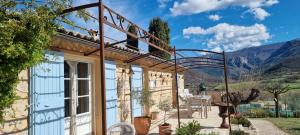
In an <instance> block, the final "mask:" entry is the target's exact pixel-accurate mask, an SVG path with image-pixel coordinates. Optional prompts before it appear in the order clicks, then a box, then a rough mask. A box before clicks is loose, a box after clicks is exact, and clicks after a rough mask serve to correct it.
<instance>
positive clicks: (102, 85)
mask: <svg viewBox="0 0 300 135" xmlns="http://www.w3.org/2000/svg"><path fill="white" fill-rule="evenodd" d="M98 11H99V37H100V46H99V49H100V57H99V59H100V74H101V76H100V90H101V96H102V98H101V104H102V109H101V110H102V117H101V118H102V135H106V96H105V95H106V92H105V60H104V26H103V24H104V20H103V19H104V17H103V16H104V15H103V4H102V0H99V7H98Z"/></svg>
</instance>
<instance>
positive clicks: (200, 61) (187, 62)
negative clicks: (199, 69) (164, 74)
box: [162, 60, 223, 69]
mask: <svg viewBox="0 0 300 135" xmlns="http://www.w3.org/2000/svg"><path fill="white" fill-rule="evenodd" d="M198 62H199V64H201V63H205V62H208V63H209V64H219V65H223V63H215V62H212V61H205V60H195V61H193V60H192V61H184V62H179V63H178V64H180V65H182V66H184V65H185V64H190V63H198ZM208 63H207V64H208ZM170 67H173V65H170V66H166V67H163V68H162V69H168V68H170Z"/></svg>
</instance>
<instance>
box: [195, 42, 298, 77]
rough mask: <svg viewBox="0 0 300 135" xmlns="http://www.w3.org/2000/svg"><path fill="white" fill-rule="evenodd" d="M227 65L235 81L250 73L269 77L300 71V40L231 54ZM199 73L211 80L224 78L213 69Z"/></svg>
mask: <svg viewBox="0 0 300 135" xmlns="http://www.w3.org/2000/svg"><path fill="white" fill-rule="evenodd" d="M227 64H228V68H229V75H230V79H233V80H236V79H238V78H239V77H240V75H241V74H249V73H250V72H251V73H252V72H260V73H262V74H265V75H267V74H272V73H275V72H279V71H286V70H289V71H290V70H291V71H300V39H295V40H291V41H287V42H281V43H275V44H269V45H263V46H258V47H251V48H245V49H242V50H238V51H235V52H229V53H227ZM199 71H200V72H204V73H206V74H208V75H211V78H218V79H220V76H223V72H222V71H216V70H213V69H205V70H199Z"/></svg>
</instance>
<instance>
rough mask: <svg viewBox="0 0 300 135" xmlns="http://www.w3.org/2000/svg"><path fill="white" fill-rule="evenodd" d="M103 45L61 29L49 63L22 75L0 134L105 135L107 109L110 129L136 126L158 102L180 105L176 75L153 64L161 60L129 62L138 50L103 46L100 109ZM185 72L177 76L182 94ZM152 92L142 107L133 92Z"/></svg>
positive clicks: (150, 58)
mask: <svg viewBox="0 0 300 135" xmlns="http://www.w3.org/2000/svg"><path fill="white" fill-rule="evenodd" d="M98 42H99V41H98V40H96V39H94V38H91V37H87V36H83V35H80V34H75V33H73V32H69V31H65V30H63V31H60V32H59V34H58V35H57V36H56V37H55V39H54V41H53V45H52V46H51V49H50V50H49V51H46V56H45V57H46V60H45V61H44V62H43V63H41V64H39V65H37V66H35V67H32V68H30V69H28V70H25V71H22V72H21V73H20V74H19V78H20V82H19V84H18V86H17V95H18V96H19V97H20V98H19V99H18V100H17V101H16V102H15V104H14V105H13V106H12V108H10V109H7V115H6V116H5V122H4V123H3V124H2V125H1V127H0V134H32V135H60V134H66V135H67V134H77V135H80V134H101V131H102V124H103V123H102V112H103V111H106V114H107V116H106V120H107V123H106V124H107V127H109V126H111V125H113V124H116V123H118V122H124V121H125V122H128V123H132V120H133V118H134V117H135V116H141V115H144V114H149V113H150V112H152V111H159V110H158V109H157V106H156V105H157V104H158V103H159V102H160V101H163V100H165V99H168V100H169V101H170V103H173V105H175V104H176V87H175V74H174V71H172V70H170V69H171V68H169V69H165V68H164V67H167V66H170V65H171V64H172V63H166V64H161V65H159V66H156V67H153V68H149V66H151V65H153V64H155V63H158V62H161V61H163V60H161V59H159V58H157V57H152V56H151V57H146V58H142V59H139V60H137V61H134V62H132V63H127V62H126V60H128V59H130V58H132V57H134V56H138V55H140V52H137V51H135V50H131V49H128V48H126V47H122V46H115V47H109V48H105V60H106V61H105V79H106V80H105V81H106V95H105V97H106V110H101V99H102V98H103V97H104V95H101V90H100V86H99V83H100V62H99V52H95V53H94V54H92V55H89V56H84V53H86V52H91V51H93V50H95V49H97V48H98V45H99V43H98ZM183 78H184V77H183V74H180V73H179V74H178V85H179V89H180V90H183V87H184V80H183ZM145 88H148V89H149V90H150V91H151V92H152V98H153V99H155V100H154V101H155V104H156V105H154V106H152V107H151V108H146V109H145V108H144V107H142V106H141V105H140V104H139V103H138V101H137V99H136V98H134V96H133V94H132V93H136V92H137V93H139V92H140V91H142V90H143V89H145Z"/></svg>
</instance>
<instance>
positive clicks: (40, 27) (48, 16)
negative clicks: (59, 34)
mask: <svg viewBox="0 0 300 135" xmlns="http://www.w3.org/2000/svg"><path fill="white" fill-rule="evenodd" d="M17 2H18V1H16V0H13V1H12V0H11V1H9V0H0V50H1V51H0V122H3V121H4V115H5V113H6V109H7V108H9V107H11V106H12V104H13V103H14V101H15V100H16V99H17V98H18V97H17V95H16V85H17V83H18V81H19V78H18V74H19V73H20V72H21V71H22V70H26V69H28V68H29V67H32V66H34V65H36V64H38V63H40V62H41V61H42V60H43V59H44V52H45V50H46V49H47V48H49V46H50V44H51V41H52V39H53V37H54V36H55V34H56V31H57V28H58V27H59V26H60V24H61V23H60V22H62V21H63V22H70V23H71V21H68V20H67V19H66V18H64V17H59V16H58V13H59V12H61V11H62V10H63V9H65V8H67V7H69V5H70V4H72V1H71V0H54V1H53V0H45V1H44V3H38V2H35V1H34V0H33V1H30V2H26V1H25V2H24V1H21V2H22V3H17Z"/></svg>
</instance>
